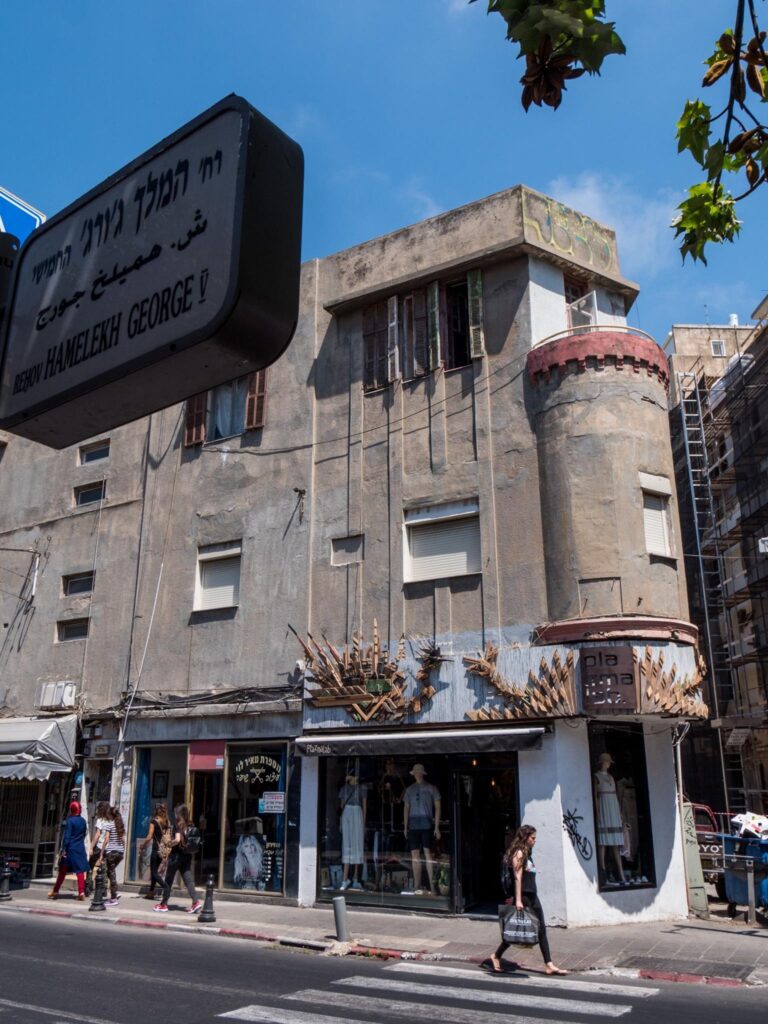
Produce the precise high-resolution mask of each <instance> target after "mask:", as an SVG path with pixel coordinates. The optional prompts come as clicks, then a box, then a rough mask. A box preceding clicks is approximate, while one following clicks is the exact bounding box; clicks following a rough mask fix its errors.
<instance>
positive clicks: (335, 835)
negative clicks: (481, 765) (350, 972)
mask: <svg viewBox="0 0 768 1024" xmlns="http://www.w3.org/2000/svg"><path fill="white" fill-rule="evenodd" d="M322 764H323V771H322V775H321V788H320V842H319V850H318V852H319V886H318V888H319V891H320V893H321V894H322V896H324V897H325V898H331V897H332V896H333V895H334V894H335V893H336V892H338V891H344V892H345V893H346V895H347V898H348V899H351V900H354V901H356V902H360V903H374V902H375V903H380V904H384V905H389V906H397V907H410V908H415V907H429V908H431V909H448V907H449V906H450V902H451V898H452V893H453V888H452V887H453V882H452V877H453V875H452V862H451V853H450V851H451V849H452V841H451V824H450V808H451V806H452V801H451V794H452V784H453V783H452V774H451V772H450V770H449V769H448V766H447V764H446V763H445V759H444V758H423V759H421V760H420V759H419V758H414V757H410V758H407V759H406V758H404V757H387V756H380V757H374V756H371V757H339V758H333V757H329V758H323V762H322ZM406 826H407V828H406ZM498 852H499V858H500V856H501V853H502V852H503V849H502V848H500V849H499V851H498Z"/></svg>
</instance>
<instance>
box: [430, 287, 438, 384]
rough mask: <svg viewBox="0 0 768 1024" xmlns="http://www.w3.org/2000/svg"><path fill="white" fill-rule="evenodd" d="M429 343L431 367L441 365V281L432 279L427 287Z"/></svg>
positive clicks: (433, 368)
mask: <svg viewBox="0 0 768 1024" xmlns="http://www.w3.org/2000/svg"><path fill="white" fill-rule="evenodd" d="M427 345H428V346H429V369H430V370H436V369H437V367H438V366H439V365H440V282H439V281H432V282H431V283H430V285H429V286H428V288H427Z"/></svg>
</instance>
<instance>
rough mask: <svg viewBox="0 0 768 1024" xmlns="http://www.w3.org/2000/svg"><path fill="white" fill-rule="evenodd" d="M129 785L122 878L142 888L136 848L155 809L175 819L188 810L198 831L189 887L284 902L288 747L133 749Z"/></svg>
mask: <svg viewBox="0 0 768 1024" xmlns="http://www.w3.org/2000/svg"><path fill="white" fill-rule="evenodd" d="M126 774H128V775H130V778H131V791H132V801H131V809H130V829H129V834H130V859H129V863H128V866H127V873H126V878H127V879H128V880H130V881H135V882H146V881H148V878H149V871H148V867H149V865H148V860H147V855H148V852H149V847H147V849H146V850H145V852H144V854H142V852H141V849H140V847H141V845H142V842H143V840H144V838H145V837H146V836H147V834H148V831H149V822H150V819H151V818H152V816H153V814H154V812H155V808H156V807H157V806H158V805H160V804H162V805H164V806H165V808H166V809H167V811H168V814H169V815H170V816H171V818H172V817H173V811H174V808H176V807H178V806H179V805H181V804H186V805H187V806H188V807H189V809H190V812H191V817H192V821H193V822H194V823H195V824H196V825H197V826H198V828H199V829H200V832H201V837H202V842H201V846H200V852H199V854H198V855H197V856H196V857H195V858H194V861H193V865H194V874H195V881H196V882H197V883H198V884H199V885H204V884H205V882H206V881H207V879H208V878H209V877H211V876H212V877H213V879H214V883H215V885H216V887H217V888H219V889H225V890H233V891H239V892H252V893H260V894H264V895H277V896H283V895H285V892H286V873H285V864H286V848H287V841H288V828H287V812H288V802H287V799H288V782H289V761H288V742H287V741H286V740H275V741H264V742H253V741H245V742H227V741H226V740H195V741H190V742H188V743H165V744H152V745H138V746H135V747H133V748H132V750H131V763H130V765H127V766H126V770H125V772H124V776H123V778H124V780H125V777H126Z"/></svg>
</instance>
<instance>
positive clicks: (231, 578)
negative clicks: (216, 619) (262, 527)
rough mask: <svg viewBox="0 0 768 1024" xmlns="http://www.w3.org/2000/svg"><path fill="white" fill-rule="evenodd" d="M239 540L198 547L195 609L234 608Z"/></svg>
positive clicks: (236, 590)
mask: <svg viewBox="0 0 768 1024" xmlns="http://www.w3.org/2000/svg"><path fill="white" fill-rule="evenodd" d="M240 554H241V545H240V541H231V542H228V543H226V544H209V545H207V546H206V547H202V548H199V549H198V552H197V579H196V581H195V601H194V606H193V610H194V611H196V612H204V611H212V610H213V609H216V608H236V607H237V605H238V603H239V600H240Z"/></svg>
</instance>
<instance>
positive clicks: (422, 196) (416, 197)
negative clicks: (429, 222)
mask: <svg viewBox="0 0 768 1024" xmlns="http://www.w3.org/2000/svg"><path fill="white" fill-rule="evenodd" d="M400 195H401V196H402V198H403V201H404V202H406V203H407V204H408V206H409V208H410V209H411V210H413V216H415V217H416V219H417V220H426V218H427V217H436V216H437V214H438V213H443V211H444V210H445V206H443V205H442V204H441V203H438V201H437V200H436V199H435V198H434V197H433V196H431V195H430V194H429V192H427V191H426V189H425V188H424V186H423V185H422V183H421V182H420V181H419V180H418V178H411V179H410V180H409V181H407V182H406V183H405V185H403V187H402V188H401V189H400Z"/></svg>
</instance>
